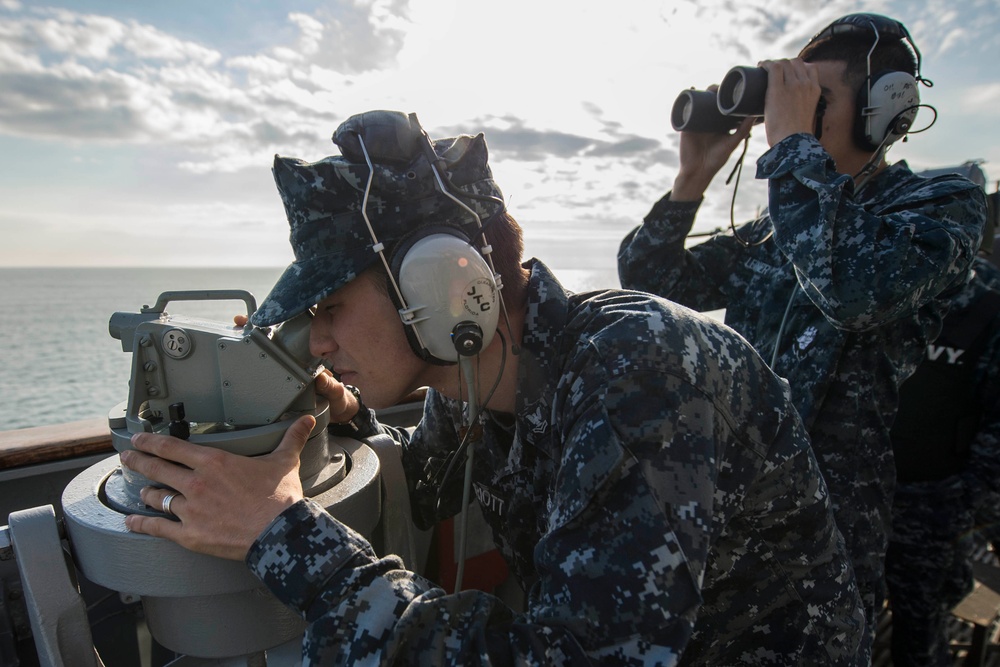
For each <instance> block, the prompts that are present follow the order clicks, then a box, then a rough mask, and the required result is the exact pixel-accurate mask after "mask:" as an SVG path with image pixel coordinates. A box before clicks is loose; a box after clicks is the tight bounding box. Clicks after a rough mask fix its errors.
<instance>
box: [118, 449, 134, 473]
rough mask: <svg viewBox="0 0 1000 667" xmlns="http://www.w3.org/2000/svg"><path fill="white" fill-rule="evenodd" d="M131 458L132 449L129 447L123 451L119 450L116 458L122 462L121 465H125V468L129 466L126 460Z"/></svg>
mask: <svg viewBox="0 0 1000 667" xmlns="http://www.w3.org/2000/svg"><path fill="white" fill-rule="evenodd" d="M131 458H132V450H130V449H126V450H125V451H124V452H121V453H120V454H119V455H118V459H119V460H120V461H121V462H122V465H123V466H125V467H126V468H128V467H129V465H128V462H129V459H131Z"/></svg>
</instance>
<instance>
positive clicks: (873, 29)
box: [806, 13, 926, 81]
mask: <svg viewBox="0 0 1000 667" xmlns="http://www.w3.org/2000/svg"><path fill="white" fill-rule="evenodd" d="M872 33H874V37H875V43H878V41H879V39H880V38H882V37H888V38H891V39H899V40H902V41H905V42H906V43H907V44H909V46H910V48H911V49H912V50H913V54H914V55H915V56H916V58H917V74H916V77H914V78H916V80H917V81H926V79H924V78H923V77H921V76H920V64H921V60H922V58H921V56H920V49H918V48H917V45H916V44H914V43H913V38H912V37H910V32H909V31H908V30H907V29H906V26H904V25H903V24H902V23H900V22H899V21H897V20H895V19H891V18H889V17H888V16H882V15H881V14H864V13H862V14H848V15H847V16H842V17H840V18H839V19H837V20H836V21H834V22H833V23H831V24H830V25H828V26H826V27H825V28H823V29H822V30H820V31H819V32H818V33H816V34H815V35H814V36H813V38H812V39H810V40H809V43H808V44H806V48H808V47H809V46H811V45H812V44H813V43H814V42H818V41H819V40H821V39H827V38H833V37H843V36H851V35H858V36H866V35H867V36H870V35H872ZM869 56H871V54H869ZM869 75H870V73H869Z"/></svg>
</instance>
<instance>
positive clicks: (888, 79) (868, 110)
mask: <svg viewBox="0 0 1000 667" xmlns="http://www.w3.org/2000/svg"><path fill="white" fill-rule="evenodd" d="M919 105H920V91H919V90H918V89H917V80H916V78H914V77H913V76H912V75H910V74H908V73H906V72H895V71H885V72H881V73H880V74H877V75H875V76H873V77H872V80H871V82H870V84H869V85H868V87H867V88H862V90H861V91H860V92H859V93H858V116H857V118H856V119H855V124H854V137H855V140H856V141H857V143H858V146H860V147H861V148H863V149H865V150H870V151H874V150H877V149H878V148H879V147H880V146H883V145H885V146H888V145H890V144H892V143H893V142H895V141H898V140H900V139H902V138H903V137H904V136H906V133H907V132H909V131H910V128H912V127H913V121H914V119H916V117H917V109H918V107H919Z"/></svg>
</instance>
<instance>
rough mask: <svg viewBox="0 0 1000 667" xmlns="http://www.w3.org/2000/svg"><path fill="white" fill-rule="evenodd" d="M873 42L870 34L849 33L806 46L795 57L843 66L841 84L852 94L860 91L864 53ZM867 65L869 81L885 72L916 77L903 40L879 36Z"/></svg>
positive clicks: (914, 61) (912, 58) (864, 72)
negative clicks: (851, 90) (852, 91)
mask: <svg viewBox="0 0 1000 667" xmlns="http://www.w3.org/2000/svg"><path fill="white" fill-rule="evenodd" d="M874 40H875V34H874V32H873V33H872V34H871V35H870V36H868V35H864V34H858V33H852V34H849V35H834V36H831V37H825V38H823V39H819V40H816V41H815V42H810V43H809V44H807V45H806V46H805V48H803V49H802V52H801V53H799V57H800V58H802V60H804V61H806V62H807V63H815V62H828V61H834V62H843V63H845V64H846V67H845V68H844V83H845V84H847V85H848V86H849V87H851V88H853V89H854V90H861V87H862V86H863V85H864V83H865V77H866V76H867V60H868V51H870V50H871V48H872V42H873V41H874ZM871 61H872V62H871V68H872V71H871V73H872V76H873V77H874V76H877V75H878V74H879V73H881V72H885V71H888V70H891V71H901V72H907V73H908V74H912V75H916V73H917V59H916V56H915V55H914V54H913V51H911V50H910V48H909V47H908V46H907V45H906V42H905V41H904V40H902V39H899V38H896V37H888V36H885V35H883V36H882V37H881V39H879V42H878V45H877V46H876V47H875V51H874V52H873V53H872V58H871Z"/></svg>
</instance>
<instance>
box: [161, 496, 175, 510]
mask: <svg viewBox="0 0 1000 667" xmlns="http://www.w3.org/2000/svg"><path fill="white" fill-rule="evenodd" d="M176 497H177V494H176V493H168V494H167V495H165V496H163V504H162V505H161V507H162V508H163V513H164V514H171V515H172V514H173V512H172V511H171V510H170V503H172V502H174V498H176Z"/></svg>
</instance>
